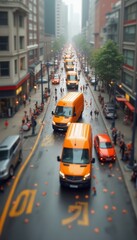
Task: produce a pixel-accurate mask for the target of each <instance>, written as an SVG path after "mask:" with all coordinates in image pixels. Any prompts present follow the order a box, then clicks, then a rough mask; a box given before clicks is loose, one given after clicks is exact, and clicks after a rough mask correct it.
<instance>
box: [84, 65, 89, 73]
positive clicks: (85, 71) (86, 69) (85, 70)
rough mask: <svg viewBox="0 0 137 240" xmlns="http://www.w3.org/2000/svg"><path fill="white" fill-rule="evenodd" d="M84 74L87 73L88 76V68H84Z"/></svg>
mask: <svg viewBox="0 0 137 240" xmlns="http://www.w3.org/2000/svg"><path fill="white" fill-rule="evenodd" d="M84 73H87V74H89V69H88V67H87V66H86V67H84Z"/></svg>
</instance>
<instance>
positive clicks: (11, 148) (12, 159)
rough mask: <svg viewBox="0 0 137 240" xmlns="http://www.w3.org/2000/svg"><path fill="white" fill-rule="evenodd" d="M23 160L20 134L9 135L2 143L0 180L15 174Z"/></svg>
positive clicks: (0, 147)
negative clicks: (16, 168) (18, 164)
mask: <svg viewBox="0 0 137 240" xmlns="http://www.w3.org/2000/svg"><path fill="white" fill-rule="evenodd" d="M21 160H22V141H21V138H20V136H19V135H12V136H8V137H7V138H5V139H4V140H3V142H1V143H0V180H4V179H7V178H9V177H12V176H14V170H15V167H16V166H17V163H19V162H21Z"/></svg>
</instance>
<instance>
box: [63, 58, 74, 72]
mask: <svg viewBox="0 0 137 240" xmlns="http://www.w3.org/2000/svg"><path fill="white" fill-rule="evenodd" d="M65 69H66V72H67V71H74V60H73V59H72V58H67V59H65Z"/></svg>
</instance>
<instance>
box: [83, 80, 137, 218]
mask: <svg viewBox="0 0 137 240" xmlns="http://www.w3.org/2000/svg"><path fill="white" fill-rule="evenodd" d="M87 82H88V81H87ZM89 87H90V90H91V93H92V96H93V98H94V101H95V102H96V104H97V107H98V109H99V112H100V114H101V116H102V119H103V122H104V124H105V126H106V129H107V132H108V134H109V136H111V123H112V122H111V120H110V121H109V120H108V121H106V118H105V117H104V114H103V112H102V106H101V104H100V103H99V101H98V95H99V92H98V91H95V90H94V86H91V85H90V84H89ZM101 95H102V96H103V97H104V102H109V96H108V94H107V93H101ZM123 117H124V113H123V112H122V110H121V109H119V110H118V119H116V121H115V127H116V128H117V129H118V130H120V131H121V133H123V134H124V139H125V142H126V143H128V142H131V139H132V129H131V126H130V125H124V124H123ZM135 146H137V128H136V138H135ZM116 152H117V159H118V163H119V166H120V169H121V171H122V174H123V179H124V181H125V184H126V187H127V190H128V193H129V195H130V199H131V202H132V205H133V208H134V211H135V215H136V217H137V192H136V190H135V187H134V185H133V183H132V182H131V181H130V178H131V170H129V169H127V168H126V163H124V162H123V161H121V160H120V159H121V154H120V153H119V146H116ZM135 160H136V161H137V148H135Z"/></svg>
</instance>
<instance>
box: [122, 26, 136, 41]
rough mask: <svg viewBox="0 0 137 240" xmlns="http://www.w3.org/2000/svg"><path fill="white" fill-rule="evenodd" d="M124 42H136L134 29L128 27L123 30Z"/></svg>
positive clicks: (133, 27)
mask: <svg viewBox="0 0 137 240" xmlns="http://www.w3.org/2000/svg"><path fill="white" fill-rule="evenodd" d="M124 41H125V42H135V41H136V27H135V26H129V27H125V28H124Z"/></svg>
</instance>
